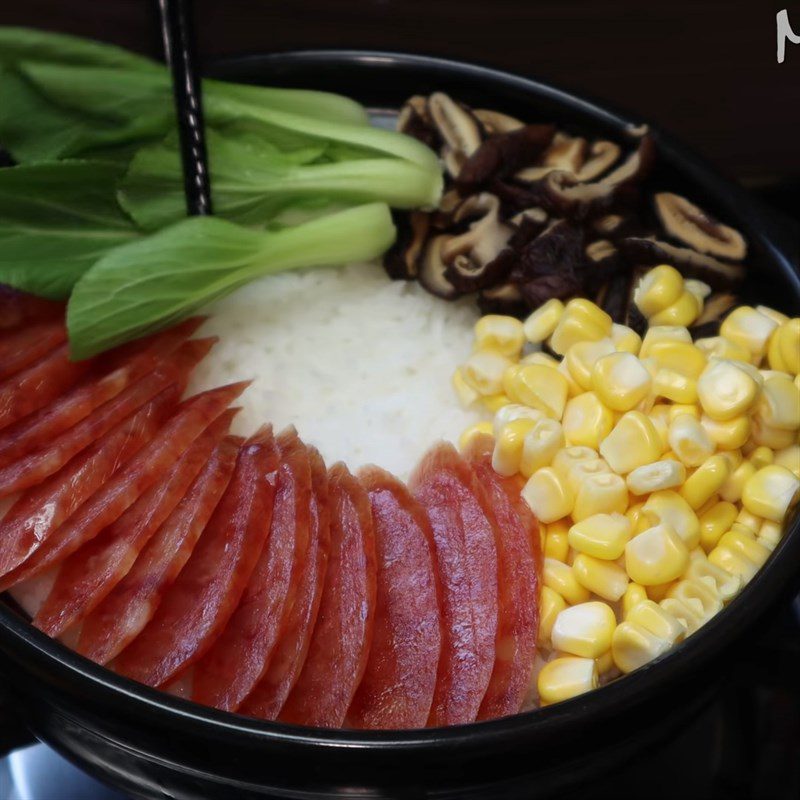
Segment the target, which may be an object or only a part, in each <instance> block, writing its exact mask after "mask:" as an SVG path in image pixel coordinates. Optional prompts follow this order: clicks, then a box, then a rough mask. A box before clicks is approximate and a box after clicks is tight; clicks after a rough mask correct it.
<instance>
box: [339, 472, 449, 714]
mask: <svg viewBox="0 0 800 800" xmlns="http://www.w3.org/2000/svg"><path fill="white" fill-rule="evenodd" d="M359 478H360V479H361V483H362V484H363V485H364V487H365V488H366V490H367V492H368V493H369V499H370V503H371V505H372V521H373V523H374V526H375V550H376V553H377V560H378V593H377V605H376V610H375V626H374V629H373V636H372V648H371V650H370V654H369V660H368V661H367V668H366V670H365V672H364V678H363V679H362V681H361V685H360V686H359V687H358V691H357V692H356V696H355V698H354V700H353V705H352V706H351V707H350V711H349V712H348V714H347V719H348V722H349V723H350V724H352V725H353V726H354V727H356V728H422V727H424V726H425V722H426V721H427V719H428V714H429V713H430V709H431V702H432V701H433V691H434V688H435V686H436V672H437V667H438V664H439V653H440V649H441V640H442V630H441V625H442V618H441V608H440V600H439V595H440V588H439V585H438V578H437V574H436V568H435V565H434V554H433V546H434V545H433V531H432V530H431V524H430V522H429V521H428V517H427V516H426V514H425V511H424V510H423V508H422V506H420V504H419V503H417V501H416V500H414V498H413V497H412V496H411V493H410V492H409V491H408V489H407V488H406V487H405V485H404V484H402V483H401V482H400V481H399V480H397V478H395V477H394V476H392V475H390V474H389V473H388V472H385V471H384V470H382V469H379V468H378V467H368V468H366V469H364V470H362V471H361V472H360V473H359Z"/></svg>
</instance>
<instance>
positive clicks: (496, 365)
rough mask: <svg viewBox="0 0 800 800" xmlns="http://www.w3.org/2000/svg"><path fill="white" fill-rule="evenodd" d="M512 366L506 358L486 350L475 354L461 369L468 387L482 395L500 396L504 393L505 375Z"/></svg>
mask: <svg viewBox="0 0 800 800" xmlns="http://www.w3.org/2000/svg"><path fill="white" fill-rule="evenodd" d="M510 366H511V360H510V359H508V358H506V356H504V355H502V354H500V353H496V352H493V351H491V350H485V351H481V352H478V353H473V354H472V355H471V356H470V357H469V358H468V359H467V361H466V363H465V364H464V366H463V367H461V374H462V376H463V378H464V380H465V381H466V383H467V385H468V386H470V387H471V388H473V389H474V390H475V391H476V392H478V394H480V395H484V396H486V395H491V394H500V393H502V391H503V373H505V371H506V369H508V367H510Z"/></svg>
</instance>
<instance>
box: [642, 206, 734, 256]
mask: <svg viewBox="0 0 800 800" xmlns="http://www.w3.org/2000/svg"><path fill="white" fill-rule="evenodd" d="M654 202H655V208H656V213H657V214H658V218H659V220H660V221H661V224H662V225H663V226H664V231H665V232H666V233H667V234H668V235H670V236H672V237H673V238H674V239H677V240H678V241H680V242H682V243H683V244H687V245H689V247H691V248H692V249H693V250H697V252H698V253H707V254H708V255H712V256H718V257H719V258H727V259H731V260H733V261H741V260H742V259H743V258H744V257H745V256H746V255H747V244H746V242H745V240H744V237H743V236H742V234H741V233H739V231H736V230H734V229H733V228H729V227H728V226H727V225H723V224H722V223H721V222H718V221H717V220H715V219H714V218H713V217H712V216H711V215H710V214H707V213H706V212H705V211H703V210H702V209H700V208H699V207H698V206H696V205H695V204H694V203H690V202H689V201H688V200H687V199H686V198H685V197H681V196H680V195H677V194H672V193H671V192H659V193H658V194H657V195H656V196H655V198H654Z"/></svg>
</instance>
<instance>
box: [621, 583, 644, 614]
mask: <svg viewBox="0 0 800 800" xmlns="http://www.w3.org/2000/svg"><path fill="white" fill-rule="evenodd" d="M643 600H647V589H645V588H644V586H641V585H640V584H638V583H629V584H628V586H627V588H626V589H625V594H623V595H622V618H623V619H628V616H629V615H630V613H631V611H632V610H633V609H634V607H635V606H638V605H639V603H641V602H642V601H643Z"/></svg>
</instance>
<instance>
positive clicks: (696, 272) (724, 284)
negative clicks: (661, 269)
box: [620, 236, 745, 289]
mask: <svg viewBox="0 0 800 800" xmlns="http://www.w3.org/2000/svg"><path fill="white" fill-rule="evenodd" d="M620 249H621V250H622V252H623V253H624V255H625V257H626V258H627V259H628V260H629V261H630V262H631V263H633V264H635V265H646V266H651V265H654V264H671V265H672V266H673V267H675V268H676V269H677V270H678V271H680V272H682V273H683V274H684V275H685V276H686V277H687V278H699V279H700V280H701V281H705V282H706V283H707V284H708V285H709V286H711V287H712V288H714V289H729V288H731V287H732V286H735V285H736V284H737V283H739V282H740V281H741V280H742V279H743V278H744V273H745V269H744V266H743V265H742V264H729V263H727V262H725V261H720V260H718V259H716V258H713V257H712V256H709V255H705V254H703V253H698V252H696V251H695V250H690V249H689V248H688V247H675V245H672V244H669V243H668V242H663V241H660V240H658V239H655V238H645V237H640V236H629V237H627V238H625V239H622V240H621V241H620Z"/></svg>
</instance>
